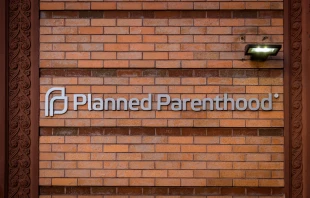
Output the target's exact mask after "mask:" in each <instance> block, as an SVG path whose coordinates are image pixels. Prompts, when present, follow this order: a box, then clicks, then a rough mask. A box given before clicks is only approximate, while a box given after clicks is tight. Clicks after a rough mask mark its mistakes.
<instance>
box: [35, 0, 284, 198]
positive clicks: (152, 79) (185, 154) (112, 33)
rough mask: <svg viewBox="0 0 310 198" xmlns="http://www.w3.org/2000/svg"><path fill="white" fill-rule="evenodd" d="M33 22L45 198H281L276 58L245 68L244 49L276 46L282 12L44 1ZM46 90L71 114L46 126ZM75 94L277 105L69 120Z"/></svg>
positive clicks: (249, 5) (251, 5)
mask: <svg viewBox="0 0 310 198" xmlns="http://www.w3.org/2000/svg"><path fill="white" fill-rule="evenodd" d="M40 10H41V11H40V18H41V20H40V24H41V27H40V65H39V67H40V106H41V110H40V126H41V130H40V147H39V149H40V164H39V166H40V170H39V173H40V178H39V182H40V186H41V188H40V194H41V196H40V198H60V197H68V198H73V197H74V198H88V197H93V198H108V197H109V198H116V197H124V198H125V197H126V198H129V197H130V198H131V197H132V198H133V197H153V198H155V197H156V198H157V197H158V198H160V197H168V196H169V197H185V196H186V197H188V196H192V197H223V198H237V197H264V198H267V197H268V198H275V197H277V198H279V197H283V186H284V172H283V167H284V153H283V147H284V137H283V128H282V127H283V126H284V123H283V116H284V113H283V51H282V50H281V51H280V52H279V54H278V55H277V56H276V57H270V59H269V60H268V61H266V62H253V61H250V60H249V57H245V56H244V47H245V45H246V44H249V43H273V44H283V1H280V0H279V1H267V0H261V1H256V2H253V1H248V2H247V1H212V2H211V1H210V2H209V1H208V2H203V1H164V2H158V1H157V2H156V1H131V0H130V1H129V0H128V1H127V0H126V1H113V0H111V1H77V0H73V1H72V0H70V1H67V0H63V1H57V2H56V1H53V0H41V2H40ZM50 87H66V92H67V95H68V96H69V97H70V101H69V110H68V112H67V113H66V114H64V115H56V116H54V117H53V118H47V117H45V116H44V96H45V93H46V91H47V90H48V89H49V88H50ZM74 93H83V94H87V93H92V94H93V97H103V98H108V97H114V98H118V97H124V98H127V99H129V98H133V97H137V98H143V97H146V96H147V94H148V93H153V94H154V95H153V97H154V100H153V101H154V102H153V103H154V104H153V105H156V99H155V98H156V94H158V93H166V94H169V95H170V96H171V97H179V98H204V97H212V98H213V97H215V96H216V95H219V94H220V95H221V94H223V93H228V94H229V97H232V98H235V99H236V98H240V97H245V98H252V97H255V98H256V97H257V98H259V99H262V98H265V97H266V96H267V94H268V93H273V94H274V93H278V94H279V98H277V99H275V98H273V110H272V111H268V112H266V111H262V110H261V109H260V110H258V111H248V110H246V111H231V110H228V111H209V110H207V111H201V112H193V111H171V109H170V108H169V107H167V108H163V110H162V111H111V110H109V111H97V112H96V111H92V112H89V111H87V106H86V105H85V106H80V107H79V111H74V110H73V105H72V102H73V101H72V95H73V94H74ZM55 107H56V109H59V108H62V104H61V103H55ZM230 108H231V106H230V105H229V106H228V109H230ZM49 127H50V128H49ZM107 127H110V128H107ZM180 127H183V128H180ZM210 127H212V128H210ZM141 186H143V187H141Z"/></svg>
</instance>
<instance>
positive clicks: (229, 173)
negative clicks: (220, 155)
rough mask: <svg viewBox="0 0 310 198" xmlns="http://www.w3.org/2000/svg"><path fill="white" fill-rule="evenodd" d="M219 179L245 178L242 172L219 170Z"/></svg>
mask: <svg viewBox="0 0 310 198" xmlns="http://www.w3.org/2000/svg"><path fill="white" fill-rule="evenodd" d="M220 177H221V178H245V171H243V170H220Z"/></svg>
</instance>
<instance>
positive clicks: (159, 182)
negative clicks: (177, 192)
mask: <svg viewBox="0 0 310 198" xmlns="http://www.w3.org/2000/svg"><path fill="white" fill-rule="evenodd" d="M155 185H156V186H180V185H181V181H180V179H162V178H156V180H155Z"/></svg>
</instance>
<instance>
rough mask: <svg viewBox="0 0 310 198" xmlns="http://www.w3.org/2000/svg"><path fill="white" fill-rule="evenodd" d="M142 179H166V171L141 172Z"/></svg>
mask: <svg viewBox="0 0 310 198" xmlns="http://www.w3.org/2000/svg"><path fill="white" fill-rule="evenodd" d="M142 177H152V178H154V177H155V178H156V177H167V170H142Z"/></svg>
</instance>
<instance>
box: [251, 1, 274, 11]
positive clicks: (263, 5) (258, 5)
mask: <svg viewBox="0 0 310 198" xmlns="http://www.w3.org/2000/svg"><path fill="white" fill-rule="evenodd" d="M245 7H246V9H255V10H257V9H270V3H269V2H246V3H245Z"/></svg>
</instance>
